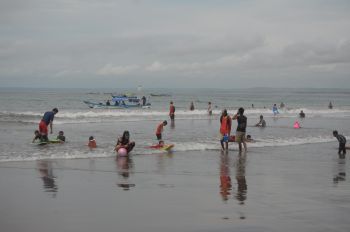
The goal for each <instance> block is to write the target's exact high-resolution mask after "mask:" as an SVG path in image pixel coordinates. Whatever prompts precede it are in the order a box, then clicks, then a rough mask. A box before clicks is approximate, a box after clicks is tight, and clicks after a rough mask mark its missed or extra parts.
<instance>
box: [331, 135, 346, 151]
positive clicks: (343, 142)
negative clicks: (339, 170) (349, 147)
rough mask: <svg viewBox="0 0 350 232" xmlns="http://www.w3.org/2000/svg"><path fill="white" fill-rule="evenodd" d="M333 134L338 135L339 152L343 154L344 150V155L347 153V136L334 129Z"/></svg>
mask: <svg viewBox="0 0 350 232" xmlns="http://www.w3.org/2000/svg"><path fill="white" fill-rule="evenodd" d="M333 136H334V137H336V138H337V139H338V142H339V149H338V154H339V155H341V153H342V152H343V155H345V154H346V148H345V145H346V138H345V136H344V135H341V134H338V131H336V130H335V131H333Z"/></svg>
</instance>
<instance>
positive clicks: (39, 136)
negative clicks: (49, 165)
mask: <svg viewBox="0 0 350 232" xmlns="http://www.w3.org/2000/svg"><path fill="white" fill-rule="evenodd" d="M37 139H38V140H39V142H42V141H43V138H42V135H41V134H40V132H39V131H38V130H36V131H34V138H33V141H32V143H34V142H35V140H37Z"/></svg>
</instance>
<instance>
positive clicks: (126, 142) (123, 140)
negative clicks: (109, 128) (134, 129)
mask: <svg viewBox="0 0 350 232" xmlns="http://www.w3.org/2000/svg"><path fill="white" fill-rule="evenodd" d="M134 147H135V142H133V141H130V133H129V131H124V133H123V136H121V137H119V138H118V141H117V144H116V145H115V148H114V150H115V151H116V152H118V150H119V149H120V148H125V149H126V151H127V152H128V153H129V152H131V151H132V149H133V148H134Z"/></svg>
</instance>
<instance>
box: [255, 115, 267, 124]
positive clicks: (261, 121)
mask: <svg viewBox="0 0 350 232" xmlns="http://www.w3.org/2000/svg"><path fill="white" fill-rule="evenodd" d="M255 126H258V127H266V122H265V120H264V116H262V115H260V121H259V122H258V123H257V124H255Z"/></svg>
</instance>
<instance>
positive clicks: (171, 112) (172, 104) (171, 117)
mask: <svg viewBox="0 0 350 232" xmlns="http://www.w3.org/2000/svg"><path fill="white" fill-rule="evenodd" d="M169 116H170V119H171V121H174V120H175V106H174V103H173V102H172V101H171V102H170V107H169Z"/></svg>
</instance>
